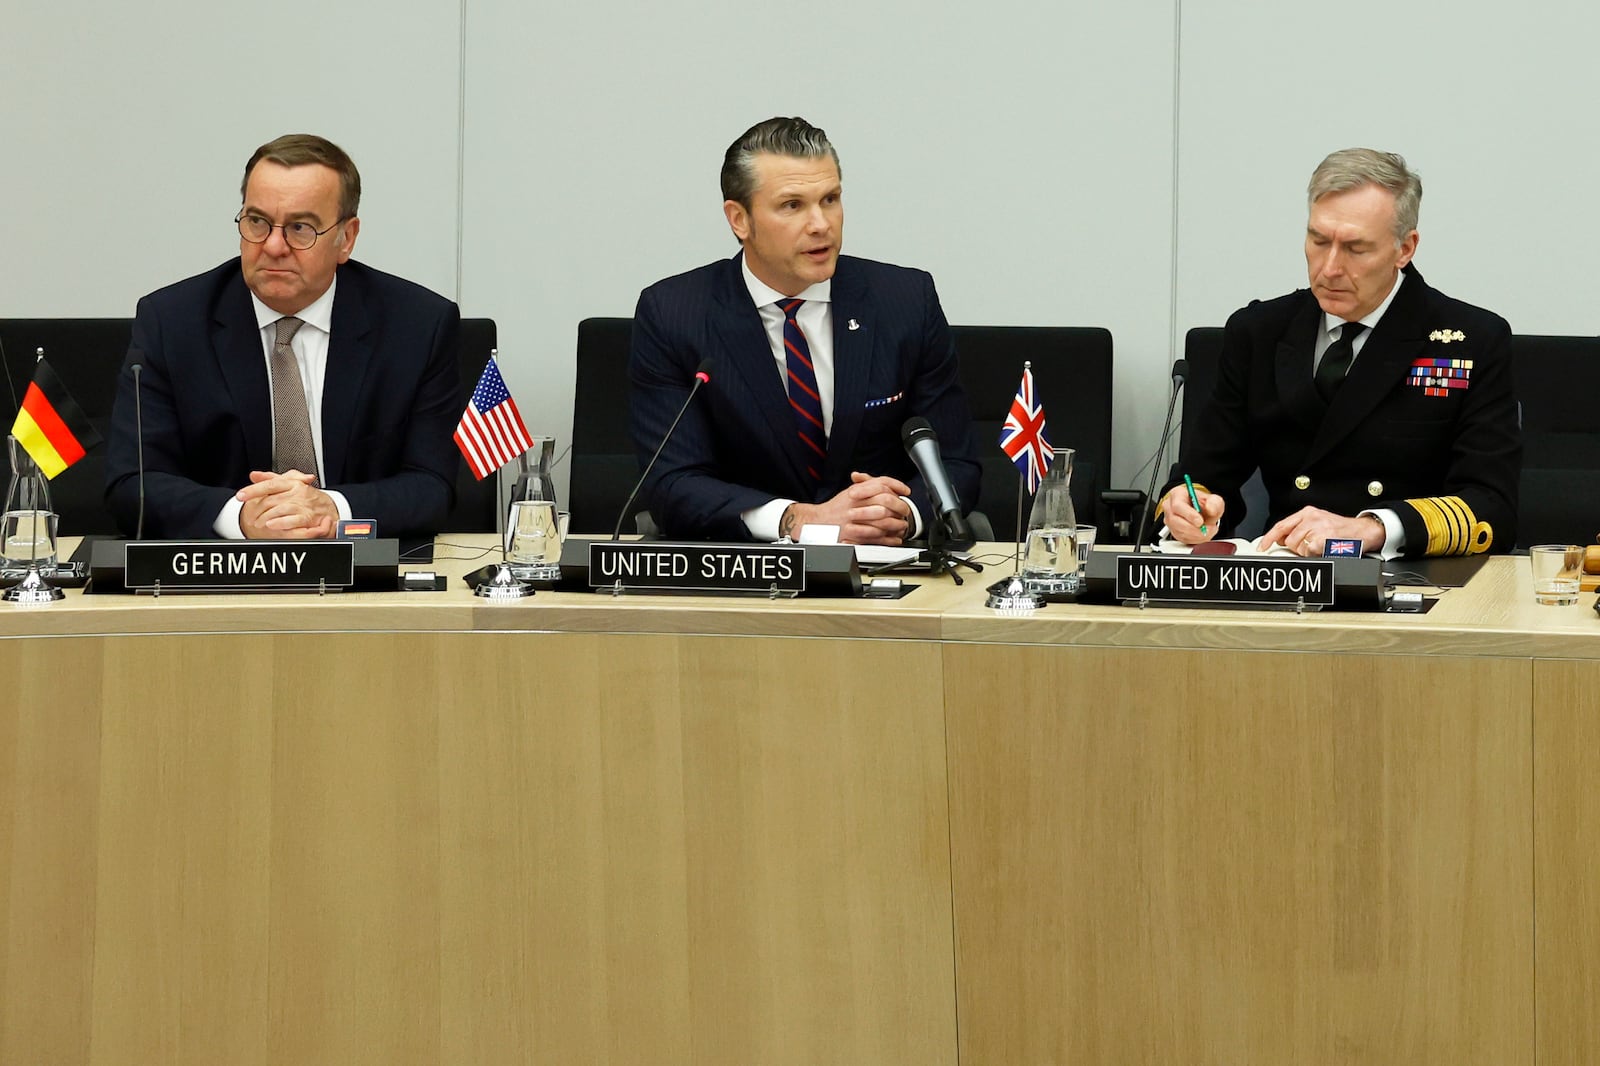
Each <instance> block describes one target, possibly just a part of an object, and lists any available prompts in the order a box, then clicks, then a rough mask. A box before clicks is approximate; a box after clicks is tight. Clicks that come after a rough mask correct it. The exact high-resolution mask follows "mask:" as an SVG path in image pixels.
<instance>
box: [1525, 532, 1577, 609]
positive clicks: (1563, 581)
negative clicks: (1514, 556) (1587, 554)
mask: <svg viewBox="0 0 1600 1066" xmlns="http://www.w3.org/2000/svg"><path fill="white" fill-rule="evenodd" d="M1528 562H1529V564H1530V565H1531V566H1532V567H1533V602H1535V603H1542V604H1545V605H1547V606H1552V607H1565V606H1566V605H1568V604H1571V603H1577V602H1578V583H1579V580H1580V577H1581V575H1582V574H1583V548H1581V547H1579V546H1578V545H1576V544H1535V545H1534V546H1533V547H1531V548H1529V549H1528Z"/></svg>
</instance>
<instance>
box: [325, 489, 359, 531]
mask: <svg viewBox="0 0 1600 1066" xmlns="http://www.w3.org/2000/svg"><path fill="white" fill-rule="evenodd" d="M322 491H323V492H325V493H327V495H328V499H330V500H332V501H333V505H334V506H335V507H337V508H338V509H339V521H341V522H348V521H350V519H352V518H354V517H355V515H353V514H351V513H350V501H349V500H347V499H345V498H344V493H342V492H334V491H333V490H332V489H323V490H322ZM335 532H337V530H335Z"/></svg>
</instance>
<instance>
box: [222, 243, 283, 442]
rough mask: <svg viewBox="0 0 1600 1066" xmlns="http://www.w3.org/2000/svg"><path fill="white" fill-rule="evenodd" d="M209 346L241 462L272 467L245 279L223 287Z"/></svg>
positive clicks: (261, 355)
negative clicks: (235, 424)
mask: <svg viewBox="0 0 1600 1066" xmlns="http://www.w3.org/2000/svg"><path fill="white" fill-rule="evenodd" d="M213 328H214V332H213V334H212V344H213V350H214V351H215V353H216V357H217V365H218V367H219V368H220V369H221V371H222V380H223V382H224V383H225V384H226V386H227V389H228V395H229V397H230V398H231V399H232V401H233V410H234V414H235V415H236V416H237V418H238V420H239V427H240V429H241V430H242V431H243V433H244V446H245V460H246V462H247V463H249V465H250V467H251V469H253V470H271V469H272V385H271V383H270V382H269V381H268V380H267V353H266V349H265V348H264V347H263V346H262V343H261V327H260V326H258V325H257V324H256V312H255V304H253V303H252V302H251V301H250V290H249V289H248V288H246V286H245V283H244V277H243V275H241V274H235V275H234V276H233V278H232V279H231V280H229V281H228V283H227V284H226V285H224V286H223V288H222V293H221V295H220V296H219V297H218V299H217V304H216V308H215V310H214V312H213Z"/></svg>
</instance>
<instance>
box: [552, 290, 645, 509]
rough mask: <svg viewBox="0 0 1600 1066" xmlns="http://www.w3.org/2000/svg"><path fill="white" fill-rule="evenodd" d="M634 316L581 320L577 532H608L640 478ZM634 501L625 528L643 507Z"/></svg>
mask: <svg viewBox="0 0 1600 1066" xmlns="http://www.w3.org/2000/svg"><path fill="white" fill-rule="evenodd" d="M632 333H633V319H631V318H586V319H584V320H583V321H582V322H579V323H578V367H577V370H578V373H577V381H576V384H575V385H574V391H573V397H572V466H571V471H570V473H571V478H570V481H571V489H570V491H569V493H568V497H569V499H568V506H569V509H570V510H571V511H572V532H574V533H606V534H609V533H610V532H611V530H612V529H613V528H614V527H615V526H616V524H617V516H618V514H620V513H621V511H622V505H623V502H624V501H626V500H627V498H628V492H629V491H630V490H631V489H632V488H633V485H634V482H636V481H638V480H639V461H638V459H637V458H636V457H635V456H634V452H633V440H632V438H630V437H629V436H628V393H629V388H628V345H629V339H630V337H631V336H632ZM644 509H645V506H644V504H643V503H642V502H639V501H635V502H634V505H633V506H632V507H630V508H629V509H628V516H627V517H628V521H627V522H625V523H624V525H623V531H624V532H632V531H633V530H634V528H635V526H634V521H635V516H636V515H638V514H639V512H641V511H643V510H644Z"/></svg>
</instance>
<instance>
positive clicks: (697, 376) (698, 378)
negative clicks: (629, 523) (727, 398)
mask: <svg viewBox="0 0 1600 1066" xmlns="http://www.w3.org/2000/svg"><path fill="white" fill-rule="evenodd" d="M710 380H711V357H710V356H706V358H704V359H702V360H700V365H699V366H697V367H695V368H694V384H693V385H691V386H690V387H689V396H688V398H687V399H685V400H684V401H683V406H682V407H680V408H678V417H676V418H674V419H673V420H672V425H670V426H668V427H667V432H666V433H665V435H663V436H662V438H661V443H660V444H658V445H656V453H655V454H654V455H652V456H651V457H650V461H649V462H648V463H646V464H645V466H644V473H642V474H640V475H639V480H638V481H636V482H634V485H633V491H632V492H630V493H628V502H627V503H625V504H623V505H622V513H621V514H619V515H617V528H616V529H614V530H612V531H611V539H612V540H621V539H622V523H623V522H624V521H625V520H626V519H627V517H628V508H630V507H632V506H633V499H634V497H635V496H637V495H639V490H640V489H642V488H644V480H645V478H647V477H649V476H650V471H651V470H653V469H655V465H656V460H657V459H659V458H661V449H663V448H665V447H666V446H667V441H669V440H671V439H672V434H673V432H674V431H675V430H676V429H677V428H678V423H679V422H681V421H683V413H684V412H685V411H687V410H688V409H689V405H690V404H692V403H694V397H695V394H696V393H698V392H699V391H700V386H701V385H704V384H705V383H706V382H708V381H710Z"/></svg>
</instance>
